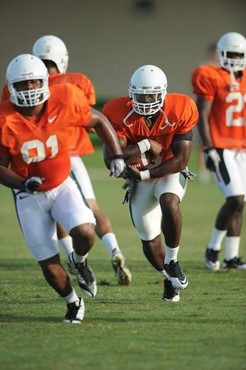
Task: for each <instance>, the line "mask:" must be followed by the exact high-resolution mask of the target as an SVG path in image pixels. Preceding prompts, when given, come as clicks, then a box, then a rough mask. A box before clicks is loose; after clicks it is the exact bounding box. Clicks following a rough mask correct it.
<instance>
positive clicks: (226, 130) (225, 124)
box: [192, 65, 246, 149]
mask: <svg viewBox="0 0 246 370" xmlns="http://www.w3.org/2000/svg"><path fill="white" fill-rule="evenodd" d="M236 81H237V82H238V88H236V89H234V90H233V91H231V88H230V85H231V76H230V73H229V72H228V71H226V70H224V69H222V68H220V67H214V66H210V65H202V66H200V67H198V68H197V69H196V70H195V71H194V72H193V74H192V85H193V88H194V93H195V94H196V95H197V96H198V97H199V98H202V99H205V100H209V101H211V102H212V107H211V113H210V116H209V128H210V135H211V139H212V143H213V146H215V147H216V148H222V149H223V148H224V149H246V71H245V70H244V72H243V75H242V78H237V79H236Z"/></svg>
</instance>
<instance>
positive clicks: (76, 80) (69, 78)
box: [1, 73, 96, 155]
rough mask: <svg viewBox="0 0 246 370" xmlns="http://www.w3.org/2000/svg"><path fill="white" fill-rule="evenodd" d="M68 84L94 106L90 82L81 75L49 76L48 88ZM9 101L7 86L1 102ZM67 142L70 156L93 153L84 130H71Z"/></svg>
mask: <svg viewBox="0 0 246 370" xmlns="http://www.w3.org/2000/svg"><path fill="white" fill-rule="evenodd" d="M64 83H70V84H72V85H74V86H77V87H78V88H79V89H81V90H82V91H83V92H84V94H85V96H86V98H87V99H88V101H89V104H90V105H95V104H96V94H95V90H94V87H93V84H92V82H91V80H90V79H89V78H88V77H86V76H85V75H83V74H82V73H64V74H61V73H55V74H51V75H50V76H49V86H54V85H57V84H64ZM7 99H9V90H8V86H7V85H5V86H4V87H3V90H2V96H1V101H5V100H7ZM68 140H69V151H70V155H87V154H92V153H94V147H93V145H92V142H91V140H90V137H89V135H88V133H87V131H86V130H85V129H84V128H78V127H76V128H74V130H73V131H72V130H71V134H70V136H69V138H68Z"/></svg>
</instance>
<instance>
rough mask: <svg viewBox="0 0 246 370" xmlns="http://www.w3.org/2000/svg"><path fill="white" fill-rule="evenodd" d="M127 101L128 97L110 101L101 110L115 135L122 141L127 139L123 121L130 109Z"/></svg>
mask: <svg viewBox="0 0 246 370" xmlns="http://www.w3.org/2000/svg"><path fill="white" fill-rule="evenodd" d="M128 100H129V99H128V97H122V98H116V99H112V100H110V101H108V102H107V103H106V104H105V105H104V106H103V109H102V113H103V114H104V115H105V116H106V117H107V118H108V120H109V122H110V123H111V124H112V126H113V127H114V130H115V132H116V135H117V136H118V137H120V138H123V139H124V138H127V134H126V130H125V128H126V127H125V125H124V123H123V120H124V118H125V117H126V115H127V113H128V112H129V109H130V108H129V107H128V105H127V102H128Z"/></svg>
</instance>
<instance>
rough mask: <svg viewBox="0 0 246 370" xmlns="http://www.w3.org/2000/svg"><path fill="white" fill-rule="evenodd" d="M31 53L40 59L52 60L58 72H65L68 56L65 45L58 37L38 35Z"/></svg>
mask: <svg viewBox="0 0 246 370" xmlns="http://www.w3.org/2000/svg"><path fill="white" fill-rule="evenodd" d="M32 53H33V55H35V56H36V57H39V58H40V59H43V60H47V61H48V60H50V61H52V62H54V63H55V65H56V67H57V69H58V71H59V72H60V73H66V70H67V67H68V59H69V56H68V51H67V48H66V45H65V44H64V42H63V41H62V40H61V39H60V38H59V37H56V36H52V35H47V36H42V37H40V38H39V39H38V40H37V41H36V42H35V43H34V45H33V48H32Z"/></svg>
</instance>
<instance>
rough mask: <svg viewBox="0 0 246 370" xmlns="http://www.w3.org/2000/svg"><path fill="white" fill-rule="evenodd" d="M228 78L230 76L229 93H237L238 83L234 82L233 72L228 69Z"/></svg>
mask: <svg viewBox="0 0 246 370" xmlns="http://www.w3.org/2000/svg"><path fill="white" fill-rule="evenodd" d="M230 76H231V84H230V91H232V92H233V91H238V90H239V83H238V82H237V81H236V78H235V75H234V72H233V71H232V70H231V69H230Z"/></svg>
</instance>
